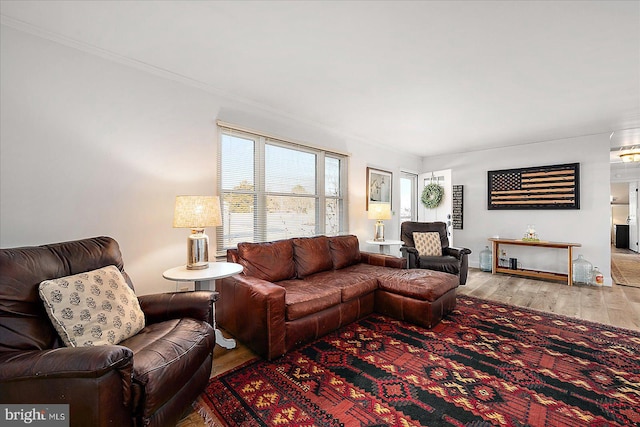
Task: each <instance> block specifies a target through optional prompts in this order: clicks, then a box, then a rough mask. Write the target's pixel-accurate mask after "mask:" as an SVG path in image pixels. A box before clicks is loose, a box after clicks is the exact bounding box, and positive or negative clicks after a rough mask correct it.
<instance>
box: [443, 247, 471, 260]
mask: <svg viewBox="0 0 640 427" xmlns="http://www.w3.org/2000/svg"><path fill="white" fill-rule="evenodd" d="M470 253H471V249H467V248H455V247H453V246H449V247H446V248H444V249H443V250H442V254H443V255H451V256H454V257H456V258H458V259H462V257H463V256H465V255H469V254H470Z"/></svg>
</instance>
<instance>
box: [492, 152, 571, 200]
mask: <svg viewBox="0 0 640 427" xmlns="http://www.w3.org/2000/svg"><path fill="white" fill-rule="evenodd" d="M487 175H488V181H487V182H488V189H489V197H488V208H489V209H580V163H569V164H564V165H551V166H537V167H531V168H521V169H505V170H496V171H489V172H488V173H487Z"/></svg>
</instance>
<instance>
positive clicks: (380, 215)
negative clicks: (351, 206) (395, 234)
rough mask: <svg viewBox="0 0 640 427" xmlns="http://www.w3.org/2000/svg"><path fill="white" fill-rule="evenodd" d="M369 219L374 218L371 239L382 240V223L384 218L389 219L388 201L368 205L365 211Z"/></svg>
mask: <svg viewBox="0 0 640 427" xmlns="http://www.w3.org/2000/svg"><path fill="white" fill-rule="evenodd" d="M367 216H368V218H369V219H375V220H376V225H375V234H374V238H373V240H374V241H376V242H384V223H383V222H382V221H383V220H385V219H391V205H390V204H388V203H376V204H371V205H369V212H368V213H367Z"/></svg>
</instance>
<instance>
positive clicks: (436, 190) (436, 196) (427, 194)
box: [420, 181, 444, 209]
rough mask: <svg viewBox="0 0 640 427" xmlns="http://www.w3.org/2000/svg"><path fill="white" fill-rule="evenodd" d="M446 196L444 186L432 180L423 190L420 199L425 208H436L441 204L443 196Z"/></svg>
mask: <svg viewBox="0 0 640 427" xmlns="http://www.w3.org/2000/svg"><path fill="white" fill-rule="evenodd" d="M443 197H444V187H442V186H441V185H440V184H438V183H437V182H436V181H431V183H429V184H428V185H426V186H425V187H424V189H423V190H422V195H421V196H420V201H421V202H422V204H423V205H424V207H425V208H428V209H434V208H437V207H438V206H440V203H442V198H443Z"/></svg>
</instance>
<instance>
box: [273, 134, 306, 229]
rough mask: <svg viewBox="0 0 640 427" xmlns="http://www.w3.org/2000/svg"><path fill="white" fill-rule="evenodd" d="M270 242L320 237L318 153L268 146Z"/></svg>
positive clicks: (274, 145)
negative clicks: (317, 177) (317, 215)
mask: <svg viewBox="0 0 640 427" xmlns="http://www.w3.org/2000/svg"><path fill="white" fill-rule="evenodd" d="M264 165H265V170H264V171H265V174H264V175H265V197H266V220H267V224H266V230H267V236H266V237H267V240H268V241H271V240H279V239H288V238H290V237H302V236H313V235H316V234H318V227H317V226H316V211H317V205H318V194H317V191H316V187H317V185H316V154H315V153H311V152H306V151H301V150H299V149H292V148H287V147H284V146H281V145H276V144H275V143H273V142H268V143H267V144H266V145H265V162H264Z"/></svg>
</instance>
